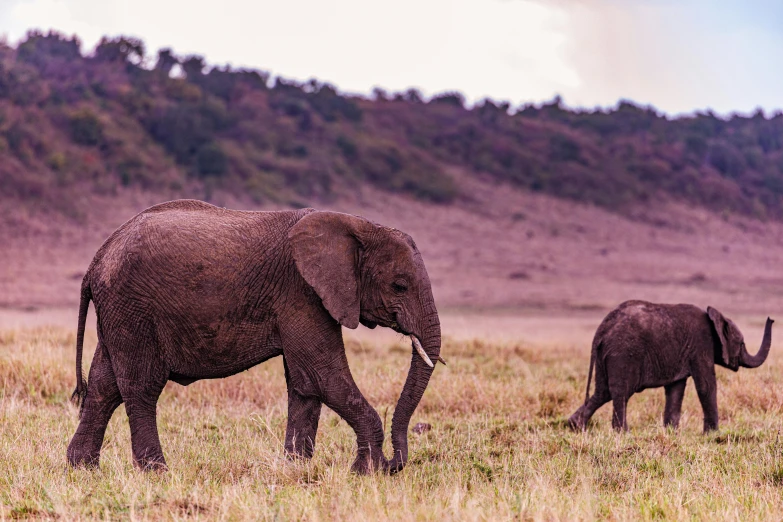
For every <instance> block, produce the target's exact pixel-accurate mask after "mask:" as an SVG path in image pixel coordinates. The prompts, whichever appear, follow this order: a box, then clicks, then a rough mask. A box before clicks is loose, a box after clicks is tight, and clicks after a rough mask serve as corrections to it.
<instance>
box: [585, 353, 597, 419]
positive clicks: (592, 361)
mask: <svg viewBox="0 0 783 522" xmlns="http://www.w3.org/2000/svg"><path fill="white" fill-rule="evenodd" d="M600 345H601V341H599V340H597V339H596V340H594V341H593V349H592V350H591V351H590V369H589V370H587V389H586V390H585V404H587V400H588V399H589V398H590V381H591V380H592V379H593V368H595V358H596V357H597V355H598V347H599V346H600Z"/></svg>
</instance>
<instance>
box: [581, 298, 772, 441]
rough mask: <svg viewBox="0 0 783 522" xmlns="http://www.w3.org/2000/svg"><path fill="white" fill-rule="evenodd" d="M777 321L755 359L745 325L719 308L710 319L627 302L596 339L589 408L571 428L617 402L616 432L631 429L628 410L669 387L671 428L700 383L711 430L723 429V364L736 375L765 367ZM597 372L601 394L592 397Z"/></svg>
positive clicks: (691, 309)
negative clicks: (634, 401)
mask: <svg viewBox="0 0 783 522" xmlns="http://www.w3.org/2000/svg"><path fill="white" fill-rule="evenodd" d="M773 322H774V321H773V320H772V319H770V318H767V324H766V326H765V328H764V340H763V341H762V343H761V349H760V350H759V352H758V353H757V354H756V355H750V354H749V353H748V351H747V350H746V349H745V341H744V339H743V337H742V333H740V331H739V328H737V325H735V324H734V323H733V322H732V321H731V320H729V319H726V318H725V317H724V316H723V314H721V313H720V312H719V311H717V310H716V309H714V308H712V307H707V312H706V313H705V312H704V311H703V310H701V309H700V308H698V307H696V306H693V305H686V304H677V305H669V304H655V303H648V302H645V301H626V302H625V303H623V304H621V305H620V306H618V307H617V308H616V309H615V310H613V311H612V312H610V313H609V315H607V316H606V318H605V319H604V320H603V322H602V323H601V325H600V326H599V327H598V331H597V332H596V333H595V337H594V338H593V349H592V353H591V354H590V370H589V372H588V375H587V391H586V392H585V403H584V404H583V405H582V406H581V407H580V408H579V409H578V410H577V411H576V413H574V414H573V415H572V416H571V418H570V419H568V424H569V426H570V427H571V428H572V429H577V430H583V429H585V427H586V426H587V422H588V421H589V420H590V417H592V416H593V414H594V413H595V411H596V410H597V409H598V408H600V407H601V406H603V405H604V404H606V403H607V402H609V401H610V400H611V401H612V402H613V404H614V415H613V417H612V426H613V427H614V429H616V430H626V429H628V426H627V424H626V422H625V408H626V405H627V403H628V399H629V398H630V397H631V395H633V394H634V393H637V392H640V391H642V390H645V389H647V388H658V387H660V386H664V387H665V389H666V409H665V412H664V416H663V423H664V425H665V426H673V427H675V428H676V427H677V426H678V425H679V423H680V410H681V408H682V397H683V394H684V392H685V384H686V381H687V379H688V377H693V382H694V383H695V385H696V391H697V393H698V395H699V401H700V402H701V407H702V409H703V410H704V431H705V432H707V431H710V430H716V429H718V402H717V385H716V381H715V365H716V364H717V365H719V366H723V367H724V368H729V369H730V370H732V371H735V372H736V371H737V369H738V368H739V367H740V366H744V367H745V368H757V367H758V366H760V365H761V364H762V363H763V362H764V361H765V360H766V358H767V355H768V354H769V348H770V345H771V343H772V323H773ZM594 366H595V393H594V394H593V396H592V397H590V398H588V395H589V394H590V379H591V377H592V373H593V367H594Z"/></svg>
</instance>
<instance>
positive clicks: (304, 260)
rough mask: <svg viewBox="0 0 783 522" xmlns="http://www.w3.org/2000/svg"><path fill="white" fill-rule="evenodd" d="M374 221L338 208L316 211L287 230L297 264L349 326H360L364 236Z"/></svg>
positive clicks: (326, 304) (327, 305) (336, 315)
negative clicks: (361, 257)
mask: <svg viewBox="0 0 783 522" xmlns="http://www.w3.org/2000/svg"><path fill="white" fill-rule="evenodd" d="M372 226H373V225H372V224H371V223H370V222H369V221H367V220H365V219H362V218H360V217H357V216H352V215H350V214H341V213H339V212H313V213H311V214H308V215H307V216H305V217H303V218H302V219H300V220H299V222H298V223H297V224H296V225H294V226H293V227H291V230H290V231H289V232H288V239H289V240H290V242H291V248H292V250H293V256H294V262H295V263H296V268H297V269H298V270H299V273H300V274H302V277H303V278H304V280H305V281H307V284H309V285H310V286H311V287H312V288H313V290H315V292H316V293H317V294H318V297H320V298H321V301H322V302H323V304H324V307H325V308H326V310H327V311H328V312H329V314H330V315H331V316H332V317H334V319H335V320H336V321H337V322H339V323H340V324H341V325H343V326H345V327H347V328H352V329H353V328H356V327H357V326H359V312H360V309H359V305H360V280H359V257H360V253H361V250H362V248H363V247H362V241H361V239H360V238H361V237H362V236H363V234H364V233H366V231H367V230H369V229H370V228H371V227H372Z"/></svg>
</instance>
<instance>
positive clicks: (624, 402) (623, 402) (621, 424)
mask: <svg viewBox="0 0 783 522" xmlns="http://www.w3.org/2000/svg"><path fill="white" fill-rule="evenodd" d="M628 399H630V397H628V396H623V395H618V396H612V406H613V407H614V412H613V413H612V428H614V429H615V431H628V422H627V421H626V408H627V406H628Z"/></svg>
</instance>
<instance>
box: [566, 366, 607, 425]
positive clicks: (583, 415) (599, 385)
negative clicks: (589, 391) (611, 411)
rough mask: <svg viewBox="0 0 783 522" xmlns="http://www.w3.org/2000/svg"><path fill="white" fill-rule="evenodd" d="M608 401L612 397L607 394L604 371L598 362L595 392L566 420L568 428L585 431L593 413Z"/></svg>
mask: <svg viewBox="0 0 783 522" xmlns="http://www.w3.org/2000/svg"><path fill="white" fill-rule="evenodd" d="M610 400H612V396H611V394H610V393H609V384H608V382H607V378H606V369H605V368H604V365H603V364H601V363H600V361H599V362H597V363H596V368H595V392H594V393H593V395H592V396H591V397H590V398H589V399H588V400H587V402H586V403H584V404H583V405H582V406H580V407H579V409H578V410H576V412H575V413H574V414H573V415H571V417H570V418H569V419H568V426H569V427H570V428H571V429H573V430H580V431H581V430H585V429H587V423H588V422H590V419H591V418H592V417H593V415H594V414H595V412H596V411H598V409H599V408H600V407H601V406H603V405H604V404H606V403H607V402H609V401H610Z"/></svg>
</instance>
